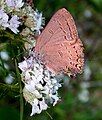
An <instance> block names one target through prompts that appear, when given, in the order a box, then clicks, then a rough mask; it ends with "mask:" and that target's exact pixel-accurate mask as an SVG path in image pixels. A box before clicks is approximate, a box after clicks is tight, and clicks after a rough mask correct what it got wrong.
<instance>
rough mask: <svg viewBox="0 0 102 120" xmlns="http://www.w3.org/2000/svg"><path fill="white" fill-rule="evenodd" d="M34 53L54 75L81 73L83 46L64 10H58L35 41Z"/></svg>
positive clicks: (72, 21)
mask: <svg viewBox="0 0 102 120" xmlns="http://www.w3.org/2000/svg"><path fill="white" fill-rule="evenodd" d="M35 53H36V56H37V57H40V59H41V60H42V62H43V63H44V64H45V66H46V67H47V68H48V69H50V70H52V71H54V72H55V73H56V74H58V73H60V72H64V73H67V71H68V72H69V71H70V72H71V73H72V74H77V73H80V72H81V71H82V68H83V64H84V58H83V57H84V55H83V45H82V42H81V41H80V39H79V38H78V34H77V30H76V26H75V23H74V20H73V18H72V16H71V15H70V13H69V12H68V11H67V10H66V9H64V8H62V9H60V10H58V12H56V13H55V15H54V16H53V17H52V18H51V20H50V22H49V23H48V25H47V26H46V28H45V29H44V31H43V32H42V34H41V35H40V37H39V38H38V40H37V43H36V46H35ZM38 55H39V56H38Z"/></svg>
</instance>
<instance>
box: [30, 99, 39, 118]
mask: <svg viewBox="0 0 102 120" xmlns="http://www.w3.org/2000/svg"><path fill="white" fill-rule="evenodd" d="M35 113H38V114H39V113H41V110H40V109H39V106H38V99H36V98H35V99H34V101H33V104H32V113H31V114H30V116H32V115H34V114H35Z"/></svg>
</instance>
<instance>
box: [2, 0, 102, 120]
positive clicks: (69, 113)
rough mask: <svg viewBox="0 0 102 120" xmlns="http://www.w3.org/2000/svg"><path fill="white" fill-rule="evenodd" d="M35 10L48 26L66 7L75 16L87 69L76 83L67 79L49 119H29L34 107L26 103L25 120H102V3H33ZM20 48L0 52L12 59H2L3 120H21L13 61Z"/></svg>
mask: <svg viewBox="0 0 102 120" xmlns="http://www.w3.org/2000/svg"><path fill="white" fill-rule="evenodd" d="M34 7H35V9H36V8H37V9H38V10H39V11H40V12H42V13H43V16H44V17H45V20H46V24H47V23H48V21H49V20H50V18H51V16H52V15H53V14H54V13H55V12H56V11H57V10H58V9H59V8H62V7H65V8H66V9H67V10H68V11H69V12H70V13H71V14H72V15H73V17H74V20H75V22H76V25H77V28H78V32H79V36H80V38H81V40H82V42H83V44H84V48H85V49H84V53H85V67H84V72H83V74H81V75H78V76H77V78H76V79H74V80H73V79H69V78H68V80H67V79H65V84H64V85H63V88H61V89H60V90H59V94H60V96H61V101H60V102H59V103H58V104H57V105H56V106H55V107H50V108H49V109H48V110H47V112H48V113H49V114H50V115H48V113H46V112H45V111H43V112H42V113H41V114H40V115H35V116H33V117H30V116H29V115H30V113H31V106H30V105H29V104H28V103H24V120H50V119H51V117H52V118H53V120H102V0H34ZM3 42H4V43H5V42H7V41H6V40H5V41H3ZM17 45H18V46H21V45H22V44H21V43H20V42H16V43H13V46H12V49H13V52H12V50H11V47H9V46H6V47H3V48H1V49H0V51H5V50H7V51H8V54H9V57H10V58H9V60H3V59H2V58H0V120H8V119H9V120H19V87H18V86H16V85H15V84H16V83H17V80H16V78H15V69H14V65H13V64H14V61H13V60H12V58H13V57H14V56H15V55H17V52H15V51H17V49H19V48H17ZM20 49H21V47H20ZM4 63H6V64H7V65H9V68H10V69H6V68H5V67H4ZM9 74H12V75H13V76H14V78H13V79H14V81H13V85H8V84H7V83H6V82H5V79H6V78H7V76H8V75H9ZM66 84H67V85H66ZM50 116H51V117H50Z"/></svg>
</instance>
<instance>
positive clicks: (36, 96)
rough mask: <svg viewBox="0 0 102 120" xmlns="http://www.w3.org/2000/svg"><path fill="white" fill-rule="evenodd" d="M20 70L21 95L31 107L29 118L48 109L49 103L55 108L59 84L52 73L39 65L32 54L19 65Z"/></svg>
mask: <svg viewBox="0 0 102 120" xmlns="http://www.w3.org/2000/svg"><path fill="white" fill-rule="evenodd" d="M19 68H20V69H21V70H22V75H21V76H22V81H23V82H24V84H25V87H24V90H23V95H24V98H25V99H26V101H27V102H29V103H30V104H31V105H32V113H31V116H32V115H34V114H35V113H38V114H39V113H41V111H42V110H46V109H47V108H48V105H47V103H48V102H50V103H51V104H53V106H55V104H56V103H57V102H58V101H59V96H58V92H57V91H58V89H59V87H61V84H60V83H59V81H58V80H57V79H56V77H55V75H54V73H51V72H50V71H49V70H47V68H46V67H45V66H44V65H43V64H42V63H40V61H39V60H37V59H36V58H35V56H34V52H32V53H31V54H30V57H29V58H28V59H25V60H24V61H23V62H21V63H19Z"/></svg>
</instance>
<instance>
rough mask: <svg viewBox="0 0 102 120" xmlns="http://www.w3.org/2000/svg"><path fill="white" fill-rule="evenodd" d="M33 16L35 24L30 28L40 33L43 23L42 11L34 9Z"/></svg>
mask: <svg viewBox="0 0 102 120" xmlns="http://www.w3.org/2000/svg"><path fill="white" fill-rule="evenodd" d="M33 18H34V20H35V24H36V26H35V27H34V28H32V30H36V31H37V32H38V33H39V34H40V29H42V28H43V27H42V25H44V18H43V17H42V13H39V12H38V10H36V11H34V15H33Z"/></svg>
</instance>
